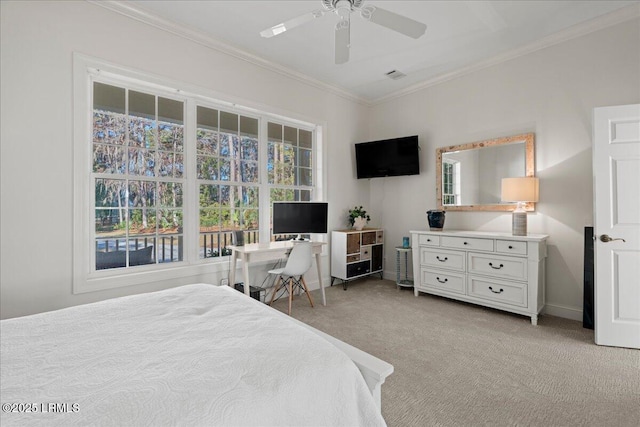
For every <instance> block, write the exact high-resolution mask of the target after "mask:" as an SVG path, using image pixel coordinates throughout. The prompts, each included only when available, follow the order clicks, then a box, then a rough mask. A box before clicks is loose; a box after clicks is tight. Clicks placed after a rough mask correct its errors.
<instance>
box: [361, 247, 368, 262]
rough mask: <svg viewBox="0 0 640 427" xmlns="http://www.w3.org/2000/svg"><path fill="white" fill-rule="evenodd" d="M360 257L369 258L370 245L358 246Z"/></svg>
mask: <svg viewBox="0 0 640 427" xmlns="http://www.w3.org/2000/svg"><path fill="white" fill-rule="evenodd" d="M360 259H361V260H365V259H371V246H362V247H361V248H360Z"/></svg>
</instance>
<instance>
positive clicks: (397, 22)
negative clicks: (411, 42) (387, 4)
mask: <svg viewBox="0 0 640 427" xmlns="http://www.w3.org/2000/svg"><path fill="white" fill-rule="evenodd" d="M360 14H361V15H362V17H363V18H364V19H366V20H367V21H371V22H374V23H376V24H378V25H382V26H383V27H387V28H390V29H392V30H394V31H397V32H399V33H401V34H404V35H406V36H409V37H412V38H414V39H417V38H419V37H420V36H422V35H423V34H424V32H425V31H426V30H427V25H426V24H423V23H422V22H418V21H415V20H413V19H411V18H407V17H406V16H402V15H398V14H397V13H393V12H390V11H388V10H386V9H381V8H379V7H375V6H370V5H367V6H364V7H363V8H362V9H361V10H360Z"/></svg>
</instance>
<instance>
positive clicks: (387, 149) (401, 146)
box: [355, 135, 420, 179]
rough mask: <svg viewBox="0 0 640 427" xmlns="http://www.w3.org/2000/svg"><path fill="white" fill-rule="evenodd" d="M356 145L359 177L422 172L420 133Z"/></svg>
mask: <svg viewBox="0 0 640 427" xmlns="http://www.w3.org/2000/svg"><path fill="white" fill-rule="evenodd" d="M355 146H356V171H357V174H356V175H357V177H358V179H362V178H378V177H383V176H400V175H418V174H420V162H419V159H420V153H419V147H418V135H413V136H405V137H402V138H392V139H384V140H380V141H371V142H361V143H358V144H356V145H355Z"/></svg>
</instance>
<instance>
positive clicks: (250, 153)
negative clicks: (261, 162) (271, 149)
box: [240, 136, 258, 161]
mask: <svg viewBox="0 0 640 427" xmlns="http://www.w3.org/2000/svg"><path fill="white" fill-rule="evenodd" d="M241 150H242V155H241V156H240V157H241V158H242V159H243V160H254V161H257V160H258V138H257V136H256V137H255V138H254V137H248V136H243V137H242V139H241Z"/></svg>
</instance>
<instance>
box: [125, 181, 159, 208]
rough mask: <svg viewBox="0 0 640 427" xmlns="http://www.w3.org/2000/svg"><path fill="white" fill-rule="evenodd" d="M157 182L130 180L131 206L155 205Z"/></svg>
mask: <svg viewBox="0 0 640 427" xmlns="http://www.w3.org/2000/svg"><path fill="white" fill-rule="evenodd" d="M155 203H156V183H155V182H152V181H130V182H129V204H128V206H129V207H132V208H133V207H135V208H139V207H155Z"/></svg>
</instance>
